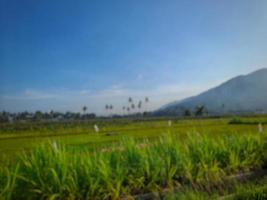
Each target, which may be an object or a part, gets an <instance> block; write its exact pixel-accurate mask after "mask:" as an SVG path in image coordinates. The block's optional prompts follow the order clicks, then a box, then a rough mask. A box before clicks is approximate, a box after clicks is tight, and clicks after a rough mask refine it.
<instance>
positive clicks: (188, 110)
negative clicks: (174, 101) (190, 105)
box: [184, 109, 192, 117]
mask: <svg viewBox="0 0 267 200" xmlns="http://www.w3.org/2000/svg"><path fill="white" fill-rule="evenodd" d="M191 115H192V112H191V110H190V109H185V111H184V116H185V117H190V116H191Z"/></svg>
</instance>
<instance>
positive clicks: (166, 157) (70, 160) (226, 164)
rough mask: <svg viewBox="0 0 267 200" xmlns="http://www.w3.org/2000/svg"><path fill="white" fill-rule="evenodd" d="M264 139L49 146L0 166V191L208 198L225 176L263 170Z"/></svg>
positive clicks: (10, 194)
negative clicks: (165, 193) (180, 190)
mask: <svg viewBox="0 0 267 200" xmlns="http://www.w3.org/2000/svg"><path fill="white" fill-rule="evenodd" d="M265 140H266V136H264V135H263V134H254V135H252V134H251V135H241V134H239V135H238V134H227V135H221V136H220V137H213V138H211V137H208V136H207V135H200V134H195V133H191V134H188V135H187V136H185V137H183V138H182V137H180V136H179V135H177V136H176V135H171V134H167V135H165V136H162V137H160V138H158V139H154V140H148V139H144V140H136V139H133V138H123V139H122V140H121V141H120V142H118V143H114V144H113V145H109V146H107V147H106V148H105V149H102V150H101V149H93V150H92V149H91V150H86V149H84V150H83V151H75V150H74V149H71V148H68V147H67V146H65V145H63V144H57V143H55V142H51V143H46V144H42V145H40V146H39V147H37V148H36V149H35V150H34V151H32V152H23V153H21V155H20V157H19V160H18V165H17V167H16V168H12V167H9V165H6V169H2V168H1V170H0V178H1V180H0V187H1V190H0V191H1V195H2V196H4V197H7V198H9V199H119V198H121V197H123V196H125V197H130V196H133V195H138V194H144V193H150V192H152V193H155V194H157V193H159V192H161V191H166V190H169V191H172V190H173V189H174V188H181V187H184V186H189V187H191V188H193V189H194V190H196V193H194V192H193V193H189V194H187V196H185V197H184V198H186V197H188V198H189V199H194V197H196V196H197V195H196V194H198V193H197V190H201V191H206V192H207V194H211V193H212V192H213V191H214V190H215V189H216V185H220V184H222V183H223V181H224V178H225V177H226V176H227V175H229V174H233V173H237V172H241V171H246V170H250V169H254V168H260V167H262V166H263V165H264V162H266V152H267V148H266V142H265ZM2 188H3V189H2ZM183 195H184V194H181V195H180V197H179V198H183ZM188 195H189V196H188ZM190 195H191V196H190Z"/></svg>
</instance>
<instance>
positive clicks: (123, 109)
mask: <svg viewBox="0 0 267 200" xmlns="http://www.w3.org/2000/svg"><path fill="white" fill-rule="evenodd" d="M125 109H126V107H125V106H123V107H122V114H123V115H124V111H125Z"/></svg>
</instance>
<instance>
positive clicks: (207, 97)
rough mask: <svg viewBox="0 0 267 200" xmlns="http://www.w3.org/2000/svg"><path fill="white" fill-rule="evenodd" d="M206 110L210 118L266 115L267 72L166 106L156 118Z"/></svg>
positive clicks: (262, 71) (258, 72)
mask: <svg viewBox="0 0 267 200" xmlns="http://www.w3.org/2000/svg"><path fill="white" fill-rule="evenodd" d="M203 105H204V106H205V107H206V108H207V109H208V112H209V113H211V114H221V113H246V112H267V68H264V69H260V70H257V71H255V72H252V73H250V74H247V75H241V76H237V77H235V78H232V79H230V80H228V81H226V82H224V83H223V84H221V85H219V86H217V87H214V88H212V89H209V90H207V91H205V92H203V93H201V94H199V95H197V96H192V97H189V98H186V99H183V100H181V101H175V102H172V103H170V104H167V105H165V106H163V107H162V108H160V109H159V110H157V111H155V112H154V114H156V115H182V114H183V113H184V111H185V110H186V109H190V110H191V111H194V110H195V108H196V107H197V106H203Z"/></svg>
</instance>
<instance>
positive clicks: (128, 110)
mask: <svg viewBox="0 0 267 200" xmlns="http://www.w3.org/2000/svg"><path fill="white" fill-rule="evenodd" d="M130 110H131V109H130V107H127V112H128V115H129V114H130Z"/></svg>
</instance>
